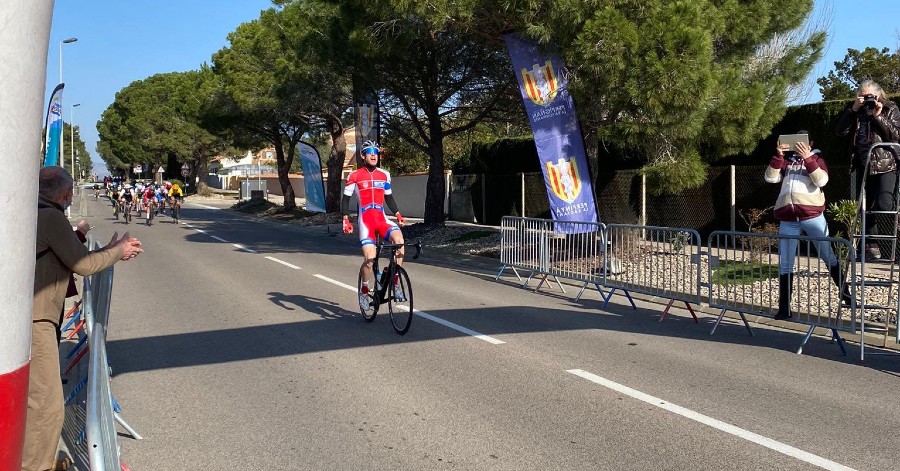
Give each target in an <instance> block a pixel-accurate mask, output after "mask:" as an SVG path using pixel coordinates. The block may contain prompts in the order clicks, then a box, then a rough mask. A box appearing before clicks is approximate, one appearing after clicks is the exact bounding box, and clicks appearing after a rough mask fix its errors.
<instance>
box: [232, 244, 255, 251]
mask: <svg viewBox="0 0 900 471" xmlns="http://www.w3.org/2000/svg"><path fill="white" fill-rule="evenodd" d="M231 245H233V246H235V247H237V248H238V250H243V251H244V252H249V253H256V251H255V250H253V249H248V248H247V247H244V246H243V245H241V244H231Z"/></svg>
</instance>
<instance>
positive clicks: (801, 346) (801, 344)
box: [797, 325, 816, 355]
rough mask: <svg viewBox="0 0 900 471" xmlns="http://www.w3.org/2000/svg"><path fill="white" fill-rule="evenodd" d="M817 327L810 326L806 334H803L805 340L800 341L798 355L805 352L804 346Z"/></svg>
mask: <svg viewBox="0 0 900 471" xmlns="http://www.w3.org/2000/svg"><path fill="white" fill-rule="evenodd" d="M815 328H816V326H814V325H811V326H809V330H807V331H806V335H804V336H803V341H802V342H800V348H798V349H797V355H800V354H802V353H803V347H804V346H805V345H806V342H808V341H809V337H810V336H811V335H812V333H813V330H815Z"/></svg>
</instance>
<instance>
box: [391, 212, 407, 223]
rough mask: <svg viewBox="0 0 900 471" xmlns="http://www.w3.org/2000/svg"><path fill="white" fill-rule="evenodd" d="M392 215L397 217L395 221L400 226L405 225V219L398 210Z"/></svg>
mask: <svg viewBox="0 0 900 471" xmlns="http://www.w3.org/2000/svg"><path fill="white" fill-rule="evenodd" d="M394 216H395V217H396V218H397V222H398V223H399V224H400V225H401V226H405V225H406V219H403V215H402V214H400V211H397V214H394Z"/></svg>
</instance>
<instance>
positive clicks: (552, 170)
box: [547, 159, 581, 203]
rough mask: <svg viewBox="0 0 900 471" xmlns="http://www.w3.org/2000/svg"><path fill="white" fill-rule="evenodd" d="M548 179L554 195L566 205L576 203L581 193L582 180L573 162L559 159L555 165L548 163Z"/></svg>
mask: <svg viewBox="0 0 900 471" xmlns="http://www.w3.org/2000/svg"><path fill="white" fill-rule="evenodd" d="M547 177H548V178H549V179H550V189H551V190H553V194H554V195H556V197H557V198H559V199H561V200H563V201H565V202H566V203H573V202H575V199H576V198H578V195H579V194H580V193H581V178H579V176H578V167H577V166H576V165H575V162H574V161H572V160H566V159H559V160H558V161H557V162H556V163H555V164H554V163H551V162H547Z"/></svg>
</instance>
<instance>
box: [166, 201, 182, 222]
mask: <svg viewBox="0 0 900 471" xmlns="http://www.w3.org/2000/svg"><path fill="white" fill-rule="evenodd" d="M169 207H170V208H172V222H174V223H175V224H178V220H179V219H181V200H179V199H178V198H173V199H172V201H171V202H170V203H169Z"/></svg>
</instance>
